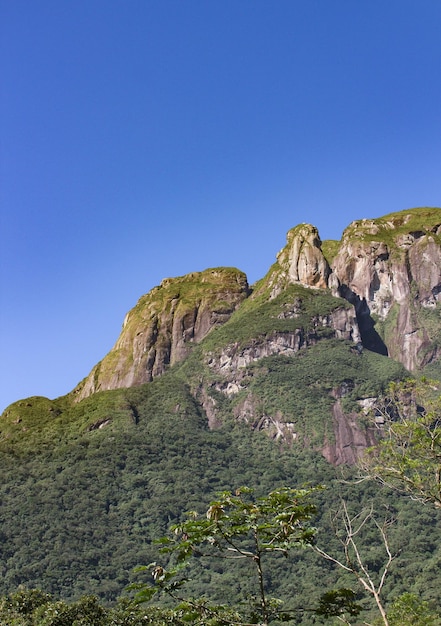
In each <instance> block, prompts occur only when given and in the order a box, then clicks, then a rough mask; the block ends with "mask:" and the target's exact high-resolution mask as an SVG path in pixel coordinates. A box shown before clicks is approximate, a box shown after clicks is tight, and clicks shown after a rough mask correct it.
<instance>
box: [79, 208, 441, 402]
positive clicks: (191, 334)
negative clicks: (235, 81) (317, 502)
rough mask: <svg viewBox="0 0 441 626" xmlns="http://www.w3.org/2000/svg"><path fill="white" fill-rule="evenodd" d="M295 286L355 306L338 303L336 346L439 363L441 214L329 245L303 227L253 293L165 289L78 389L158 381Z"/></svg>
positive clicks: (207, 283) (355, 230)
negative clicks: (194, 350) (231, 323)
mask: <svg viewBox="0 0 441 626" xmlns="http://www.w3.org/2000/svg"><path fill="white" fill-rule="evenodd" d="M289 285H301V286H303V287H306V288H308V289H314V290H322V291H325V292H327V293H329V294H332V295H333V296H334V297H336V298H340V299H343V300H345V301H346V302H347V303H348V304H349V305H350V306H347V305H345V304H343V303H340V304H339V305H337V302H336V303H335V306H336V309H337V308H338V310H339V313H338V314H337V313H335V312H334V314H333V316H332V317H331V318H330V319H329V320H328V321H326V322H325V321H323V322H322V323H323V324H327V323H329V324H330V325H331V327H332V328H333V329H334V331H335V334H336V336H337V337H340V338H345V339H351V340H352V341H354V342H355V343H362V344H363V346H364V347H365V348H367V349H369V350H372V351H373V352H377V353H379V354H382V355H387V356H390V357H391V358H392V359H394V360H396V361H398V362H400V363H402V364H403V365H404V367H405V368H406V369H408V370H410V371H414V370H417V369H419V368H421V367H424V366H426V365H428V364H429V363H433V362H435V361H436V360H437V359H438V358H439V354H440V352H439V350H440V348H439V341H438V340H439V339H441V336H440V333H441V328H440V319H439V311H438V309H437V304H438V302H439V299H440V298H441V296H440V292H441V209H437V208H427V209H412V210H408V211H402V212H399V213H392V214H390V215H386V216H385V217H382V218H378V219H363V220H358V221H354V222H352V223H351V224H350V225H349V226H348V227H347V228H346V229H345V231H344V233H343V237H342V239H341V241H340V242H327V241H325V242H324V244H323V246H322V242H321V240H320V236H319V232H318V230H317V228H316V227H315V226H312V225H310V224H300V225H299V226H296V227H295V228H293V229H291V230H290V231H289V232H288V234H287V243H286V246H285V247H284V248H283V249H282V250H281V251H280V252H279V253H278V255H277V261H276V263H275V264H274V265H273V266H272V268H271V269H270V270H269V272H268V274H267V275H266V277H265V278H264V279H263V280H261V281H259V283H257V284H256V285H255V286H254V287H253V288H252V289H250V288H249V286H248V283H247V279H246V276H245V274H243V272H240V271H239V270H236V269H234V268H217V269H208V270H205V271H204V272H193V273H191V274H188V275H187V276H182V277H179V278H168V279H165V280H163V281H162V283H161V285H159V286H158V287H155V288H154V289H152V291H150V292H149V293H148V294H147V295H145V296H143V297H142V298H141V299H140V300H139V302H138V304H137V305H136V306H135V308H133V309H132V310H131V311H130V312H129V313H128V314H127V316H126V318H125V320H124V324H123V329H122V331H121V335H120V337H119V339H118V341H117V342H116V344H115V346H114V348H113V349H112V350H111V351H110V352H109V354H108V355H107V356H106V357H105V358H104V359H103V360H102V361H101V362H100V363H98V364H97V365H96V366H95V367H94V368H93V370H92V371H91V373H90V374H89V375H88V377H87V378H86V379H85V380H84V381H83V382H82V383H80V384H79V386H78V387H77V388H76V390H75V394H76V397H77V399H78V400H81V399H83V398H85V397H87V396H89V395H90V394H92V393H95V392H97V391H102V390H106V389H117V388H122V387H130V386H133V385H140V384H143V383H146V382H150V381H151V380H152V379H153V378H155V377H157V376H160V375H162V374H163V373H164V372H165V371H166V370H167V368H168V367H169V366H170V365H173V364H176V363H178V362H179V361H182V360H183V359H185V358H186V357H187V356H188V355H189V353H190V350H191V347H192V345H194V344H198V343H199V342H201V341H202V340H203V339H204V338H205V337H206V336H207V334H208V333H210V332H211V331H212V330H213V329H215V328H218V327H219V326H221V325H223V324H225V323H226V322H228V320H229V319H230V317H231V316H232V314H233V313H234V312H235V311H236V310H237V309H240V307H242V306H245V301H246V300H247V299H250V300H251V301H253V302H255V303H256V302H260V303H262V302H264V301H266V302H270V301H271V300H274V299H275V298H277V297H278V296H279V295H280V294H282V293H283V292H284V291H285V290H286V289H287V288H288V286H289ZM246 306H249V305H248V304H247V305H246ZM293 315H294V314H293ZM298 330H299V329H298Z"/></svg>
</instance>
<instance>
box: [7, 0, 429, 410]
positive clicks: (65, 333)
mask: <svg viewBox="0 0 441 626" xmlns="http://www.w3.org/2000/svg"><path fill="white" fill-rule="evenodd" d="M440 32H441V2H440V1H439V0H411V1H409V0H369V1H368V0H265V1H262V0H119V1H116V0H38V2H33V1H31V0H26V1H25V0H13V1H11V0H0V89H1V93H0V209H1V223H0V238H1V239H0V246H1V270H0V272H1V273H0V280H1V285H0V287H1V302H0V328H1V338H0V339H1V369H0V410H2V409H3V408H4V407H5V406H6V405H8V404H9V403H10V402H12V401H14V400H18V399H20V398H23V397H27V396H31V395H44V396H48V397H51V398H53V397H57V396H59V395H62V394H65V393H67V392H68V391H70V390H71V389H72V388H73V387H74V386H75V385H76V383H77V382H79V380H81V379H82V378H83V377H84V376H86V375H87V374H88V372H89V371H90V369H91V368H92V366H93V365H94V364H95V363H96V362H97V361H99V360H100V359H101V358H102V357H103V356H104V355H105V354H106V353H107V352H108V350H109V349H110V348H111V347H112V345H113V344H114V342H115V340H116V339H117V336H118V334H119V331H120V328H121V323H122V320H123V318H124V315H125V313H126V312H127V311H128V310H129V309H130V308H131V307H132V306H134V304H135V303H136V301H137V300H138V298H139V297H140V296H141V295H142V294H144V293H146V292H147V291H149V290H150V289H151V288H152V287H153V286H155V285H157V284H158V283H159V282H160V281H161V279H162V278H164V277H166V276H179V275H182V274H186V273H188V272H191V271H197V270H202V269H205V268H207V267H214V266H219V265H231V266H236V267H239V268H240V269H242V270H243V271H245V272H246V273H247V275H248V277H249V281H250V283H252V282H254V281H255V280H257V279H258V278H260V277H262V276H263V275H264V274H265V273H266V271H267V269H268V268H269V266H270V265H271V263H273V261H274V258H275V255H276V253H277V252H278V250H279V249H280V248H281V247H282V246H283V245H284V243H285V235H286V232H287V230H288V229H289V228H291V227H293V226H295V225H297V224H298V223H300V222H311V223H313V224H315V225H316V226H317V227H318V228H319V230H320V233H321V236H322V239H328V238H334V239H339V238H340V236H341V232H342V230H343V228H344V227H345V226H347V225H348V224H349V223H350V222H351V221H352V220H354V219H360V218H362V217H377V216H380V215H383V214H385V213H389V212H392V211H399V210H402V209H406V208H410V207H415V206H441V104H440V103H441V80H440V78H441V37H440Z"/></svg>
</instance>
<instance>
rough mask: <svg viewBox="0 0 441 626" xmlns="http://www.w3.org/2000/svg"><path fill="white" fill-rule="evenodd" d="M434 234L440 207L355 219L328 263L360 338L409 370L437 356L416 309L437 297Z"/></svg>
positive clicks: (440, 227)
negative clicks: (352, 312)
mask: <svg viewBox="0 0 441 626" xmlns="http://www.w3.org/2000/svg"><path fill="white" fill-rule="evenodd" d="M440 235H441V210H440V209H427V210H424V209H421V210H413V211H409V212H401V213H397V214H391V215H390V216H386V217H384V218H381V219H377V220H360V221H356V222H353V223H352V224H351V225H350V226H349V227H348V228H347V229H346V230H345V231H344V233H343V238H342V241H341V245H340V249H339V251H338V253H337V255H336V257H335V258H334V260H333V263H332V275H331V278H330V280H329V285H330V287H331V288H332V289H333V290H334V292H335V293H338V294H339V295H340V296H342V297H344V298H346V299H347V300H349V301H350V302H351V303H352V304H354V306H355V309H356V311H357V317H358V320H359V325H360V330H361V333H362V336H363V343H365V345H366V347H368V348H371V349H374V350H376V351H379V352H383V353H384V354H388V355H389V356H391V357H392V358H394V359H396V360H398V361H400V362H401V363H403V365H404V366H405V367H406V368H407V369H409V370H415V369H416V368H418V367H420V366H424V365H425V364H427V363H428V362H430V361H431V360H433V359H435V358H437V356H438V349H437V347H436V345H434V344H433V342H432V341H431V336H430V332H428V328H427V327H426V325H425V323H424V319H423V317H424V316H422V315H421V310H422V309H436V307H437V304H438V302H439V301H440V292H441V245H440V244H441V238H440ZM374 320H378V321H379V324H378V328H379V330H380V331H381V336H380V335H379V334H378V333H377V331H376V330H375V329H374V328H373V321H374Z"/></svg>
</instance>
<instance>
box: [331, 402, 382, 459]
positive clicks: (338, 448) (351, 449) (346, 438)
mask: <svg viewBox="0 0 441 626" xmlns="http://www.w3.org/2000/svg"><path fill="white" fill-rule="evenodd" d="M332 418H333V429H334V440H333V441H332V442H329V441H325V443H324V446H323V449H322V454H323V456H324V457H325V459H326V460H327V461H329V463H332V465H355V464H356V463H357V461H358V459H359V458H360V457H361V456H362V454H363V452H364V450H366V448H367V447H369V446H373V445H375V443H376V440H375V435H374V433H373V431H372V430H369V429H368V430H367V429H366V428H363V427H361V425H360V422H359V420H358V415H357V414H355V413H354V414H349V415H348V414H346V413H345V412H344V411H343V409H342V406H341V401H340V399H337V401H336V402H335V404H334V406H333V408H332Z"/></svg>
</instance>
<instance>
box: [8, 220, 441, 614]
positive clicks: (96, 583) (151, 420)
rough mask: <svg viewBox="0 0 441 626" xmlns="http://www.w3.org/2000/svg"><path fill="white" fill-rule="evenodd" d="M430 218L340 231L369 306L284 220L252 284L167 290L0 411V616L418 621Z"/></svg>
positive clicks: (435, 404) (430, 408) (433, 520)
mask: <svg viewBox="0 0 441 626" xmlns="http://www.w3.org/2000/svg"><path fill="white" fill-rule="evenodd" d="M440 213H441V211H440V210H439V209H432V210H414V211H410V212H407V213H406V214H405V215H401V214H393V215H392V216H387V219H386V218H385V219H382V220H377V221H375V223H374V221H373V220H370V221H369V220H368V221H366V220H365V221H362V223H361V226H360V229H361V230H359V231H356V229H355V231H354V228H355V227H352V228H350V229H347V231H346V238H345V237H344V238H343V240H342V241H343V244H342V246H341V249H340V252H339V253H338V254H340V257H339V256H338V254H337V256H336V257H335V258H336V259H337V261H335V262H334V265H333V267H334V268H336V269H338V268H339V267H340V277H342V276H343V277H344V276H345V272H346V271H347V272H349V273H351V272H352V274H353V275H354V276H355V275H356V271H355V270H354V267H355V265H356V263H358V262H361V261H360V259H362V261H363V263H365V265H366V263H370V264H371V265H369V267H370V270H369V272H367V274H369V277H370V278H369V280H371V283H369V284H367V287H366V288H367V293H368V296H369V297H371V302H370V306H371V308H372V309H374V307H375V306H376V307H377V309H376V310H377V312H376V313H372V314H371V312H370V309H368V307H367V305H366V298H365V297H364V299H363V298H362V297H361V296H359V295H357V294H356V292H355V289H356V286H357V285H355V282H356V281H354V285H352V287H353V290H352V291H351V290H350V289H349V287H348V286H347V285H340V287H339V290H340V291H338V290H337V291H336V290H335V288H334V290H333V289H332V288H331V287H330V286H328V283H326V281H327V280H328V278H329V276H330V275H331V274H330V272H331V269H330V265H329V264H328V261H327V260H326V259H325V257H324V256H323V253H322V250H321V247H320V244H321V242H320V240H319V238H318V234H317V232H316V229H314V228H313V227H310V226H308V225H306V226H305V225H301V227H299V228H297V229H293V230H292V231H290V233H289V234H288V245H287V248H286V249H285V250H284V251H282V253H280V254H279V255H278V262H277V263H276V264H275V265H274V266H273V267H272V268H271V269H270V271H269V273H268V275H267V276H266V277H265V278H264V279H262V280H261V281H259V282H258V283H257V284H256V285H254V286H252V287H251V288H249V287H248V285H247V283H246V278H245V277H244V275H243V273H241V272H238V271H237V270H234V269H232V268H218V269H216V270H207V271H205V272H201V273H194V274H191V275H189V276H188V277H180V278H179V279H176V280H174V279H167V281H164V284H162V285H161V286H159V287H157V288H155V289H154V290H152V292H151V293H150V294H148V295H147V296H144V297H143V298H141V299H140V301H139V302H138V304H137V305H136V307H135V308H134V309H132V311H131V312H130V313H129V315H128V316H127V318H126V323H125V324H124V327H123V331H122V333H121V336H120V338H119V340H118V341H117V343H116V345H115V348H114V349H113V350H112V351H111V352H110V353H109V354H108V355H107V356H106V357H105V358H104V359H103V361H102V362H100V363H99V364H97V366H95V368H94V369H93V370H92V372H91V373H90V374H89V376H88V377H87V378H86V379H84V380H83V381H82V382H80V383H79V384H78V385H77V387H75V389H74V390H73V391H72V392H71V393H70V394H67V395H66V396H63V397H60V398H57V399H55V400H49V399H47V398H43V397H32V398H27V399H25V400H19V401H18V402H16V403H14V404H12V405H11V406H9V407H8V408H7V409H6V411H5V412H4V413H3V415H2V416H1V421H0V469H1V473H2V481H1V485H0V502H1V508H0V524H1V525H0V555H1V558H0V574H1V579H0V596H1V600H0V624H2V625H5V626H6V625H7V626H36V625H37V624H38V625H43V626H86V625H88V626H91V625H94V626H111V625H112V626H126V625H127V626H129V625H132V626H138V625H140V624H158V625H159V626H161V625H165V624H170V625H173V626H182V625H183V624H196V625H198V626H203V625H207V626H233V625H236V624H237V625H239V624H242V625H246V624H261V625H264V626H266V625H268V624H278V623H291V624H298V625H303V626H312V624H319V623H325V622H326V623H330V624H334V625H336V624H339V623H346V624H352V625H353V626H361V625H362V624H370V625H371V626H378V625H379V626H406V625H409V626H410V625H413V626H439V625H440V624H441V611H440V605H439V585H440V580H441V524H440V521H441V520H440V514H441V513H440V511H441V488H440V485H441V482H440V475H441V470H440V467H441V466H440V459H441V404H440V400H439V397H440V394H439V384H440V382H439V381H440V380H441V376H440V366H439V358H438V357H439V345H441V344H440V330H439V329H440V328H441V324H440V308H439V306H440V305H439V302H438V299H437V298H438V295H439V293H440V289H441V288H440V287H439V285H438V283H439V276H438V272H435V271H434V270H433V268H434V267H436V262H435V261H436V259H437V258H438V256H437V255H438V254H439V244H440V237H441V234H440V233H441V224H440V220H441V216H440ZM420 219H424V220H427V224H426V222H425V221H424V223H423V222H421V224H420V225H419V222H418V220H420ZM355 224H356V223H355ZM417 226H418V229H417ZM394 228H395V229H396V232H395V234H394V233H393V229H394ZM406 229H407V230H406ZM409 229H411V231H409ZM353 231H354V232H355V235H357V232H358V234H359V235H360V233H361V235H362V236H361V235H360V236H358V237H356V236H355V235H354V232H353ZM407 231H409V232H407ZM391 232H392V234H391ZM392 235H394V236H395V239H393V236H392ZM373 236H375V237H376V239H378V240H379V241H378V242H376V243H375V242H374V244H373V243H372V241H371V239H372V237H373ZM354 241H355V244H354ZM391 241H392V243H391ZM299 242H300V243H299ZM393 242H395V243H393ZM396 242H398V243H396ZM403 242H404V243H403ZM331 243H332V242H328V243H327V244H326V245H324V246H323V249H324V250H325V251H326V253H327V254H328V257H329V261H331V260H332V259H331V256H332V255H335V254H336V250H337V247H336V246H335V245H334V246H333V245H331ZM300 244H301V245H300ZM395 244H396V245H395ZM353 245H355V246H356V248H355V252H354V258H353V259H352V260H351V261H350V263H349V264H348V263H346V260H347V259H346V256H345V255H347V254H349V252H348V250H349V251H350V250H352V247H351V246H353ZM393 245H395V248H393ZM387 246H389V248H388V247H387ZM400 246H401V247H400ZM412 246H413V247H412ZM293 250H294V251H295V252H296V254H297V256H296V263H297V265H296V268H295V269H296V271H297V270H298V268H299V267H300V268H302V267H303V269H305V268H306V270H305V271H306V275H304V276H303V277H302V280H305V281H308V280H313V281H317V280H320V281H322V283H323V285H322V286H320V287H318V286H317V282H314V284H312V285H311V284H301V281H300V280H299V276H298V275H297V274H296V276H295V279H293V278H292V276H293V271H294V270H293V268H292V266H288V264H289V263H292V260H293V258H294V256H295V255H294V252H293ZM299 250H300V253H299ZM409 250H410V252H409ZM421 250H423V251H424V254H425V255H426V256H424V255H422V254H421ZM302 251H303V252H302ZM412 251H414V252H412ZM415 251H416V252H415ZM389 253H390V254H389ZM351 254H352V252H351ZM302 255H303V256H302ZM363 255H365V256H363ZM375 255H378V257H376V256H375ZM406 255H407V256H406ZM430 255H432V256H431V258H433V259H435V261H434V262H433V263H432V262H431V263H428V264H427V267H428V268H429V269H427V267H426V266H425V265H424V263H422V261H421V259H423V260H424V259H425V258H429V256H430ZM342 259H343V260H342ZM345 259H346V260H345ZM366 259H368V261H366ZM406 259H407V260H406ZM343 261H344V262H343ZM314 263H315V265H314ZM387 263H389V264H390V267H389V266H388V265H387ZM339 264H340V265H339ZM412 264H413V265H412ZM365 265H363V267H365ZM317 267H319V268H321V270H320V271H321V272H322V274H320V276H319V278H317V272H315V269H314V268H317ZM342 267H343V269H341V268H342ZM412 267H413V268H414V269H413V271H414V275H411V271H410V269H409V268H412ZM311 268H312V269H311ZM348 268H349V269H348ZM351 268H352V269H351ZM391 268H392V269H391ZM397 268H398V269H399V271H401V270H402V269H403V268H405V269H406V268H407V269H406V271H408V273H409V276H410V278H409V285H406V284H405V285H404V287H403V285H401V291H400V293H398V295H397V298H398V297H399V298H404V296H403V294H405V296H406V298H407V299H406V300H404V299H402V300H400V301H399V302H398V300H397V301H393V297H395V296H394V294H393V293H392V292H390V293H389V292H387V291H386V288H388V287H387V285H389V286H390V285H393V281H392V278H393V272H395V273H397V272H398V269H397ZM368 269H369V268H368ZM392 270H393V271H392ZM426 270H427V271H426ZM429 270H430V271H429ZM432 270H433V271H432ZM302 271H303V270H302ZM403 271H404V270H403ZM308 272H309V274H308ZM388 272H390V276H389V278H388V277H387V276H386V274H387V273H388ZM371 274H372V275H371ZM346 278H347V277H346ZM346 278H345V280H346ZM362 278H363V279H364V274H363V275H362ZM325 279H326V280H325ZM429 279H430V280H431V281H432V282H433V283H434V286H432V284H431V283H430V284H429V282H430V281H429ZM381 281H383V283H384V284H383V286H382V287H381V289H380V283H381ZM418 281H419V282H418ZM331 282H332V281H331ZM331 282H330V283H329V285H331ZM435 283H436V284H435ZM385 285H386V286H385ZM362 287H363V289H364V288H365V285H362ZM406 290H407V291H406ZM369 294H370V295H369ZM378 294H381V297H382V298H384V301H381V302H379V295H378ZM403 303H404V304H403ZM422 303H423V304H422ZM380 305H381V306H380ZM409 337H410V339H409ZM395 338H396V341H395ZM400 342H402V343H403V342H404V343H403V345H404V344H405V345H406V346H407V353H406V354H404V356H403V358H401V360H400V358H391V357H390V354H389V352H392V351H393V350H394V349H395V348H396V347H397V346H398V345H399V343H400ZM405 342H407V343H405ZM409 342H413V343H409ZM409 346H411V347H409ZM398 356H400V354H398ZM409 363H411V364H413V365H415V364H416V365H415V368H414V370H413V372H412V374H411V372H409V371H408V370H407V369H406V367H405V364H406V366H407V365H408V364H409ZM141 374H142V375H143V376H144V377H145V378H147V380H146V381H143V380H140V379H139V378H136V377H137V376H138V377H139V376H141ZM429 376H430V378H431V379H432V380H429ZM129 379H130V380H135V379H136V384H135V383H134V384H133V385H127V384H126V381H127V380H129Z"/></svg>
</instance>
